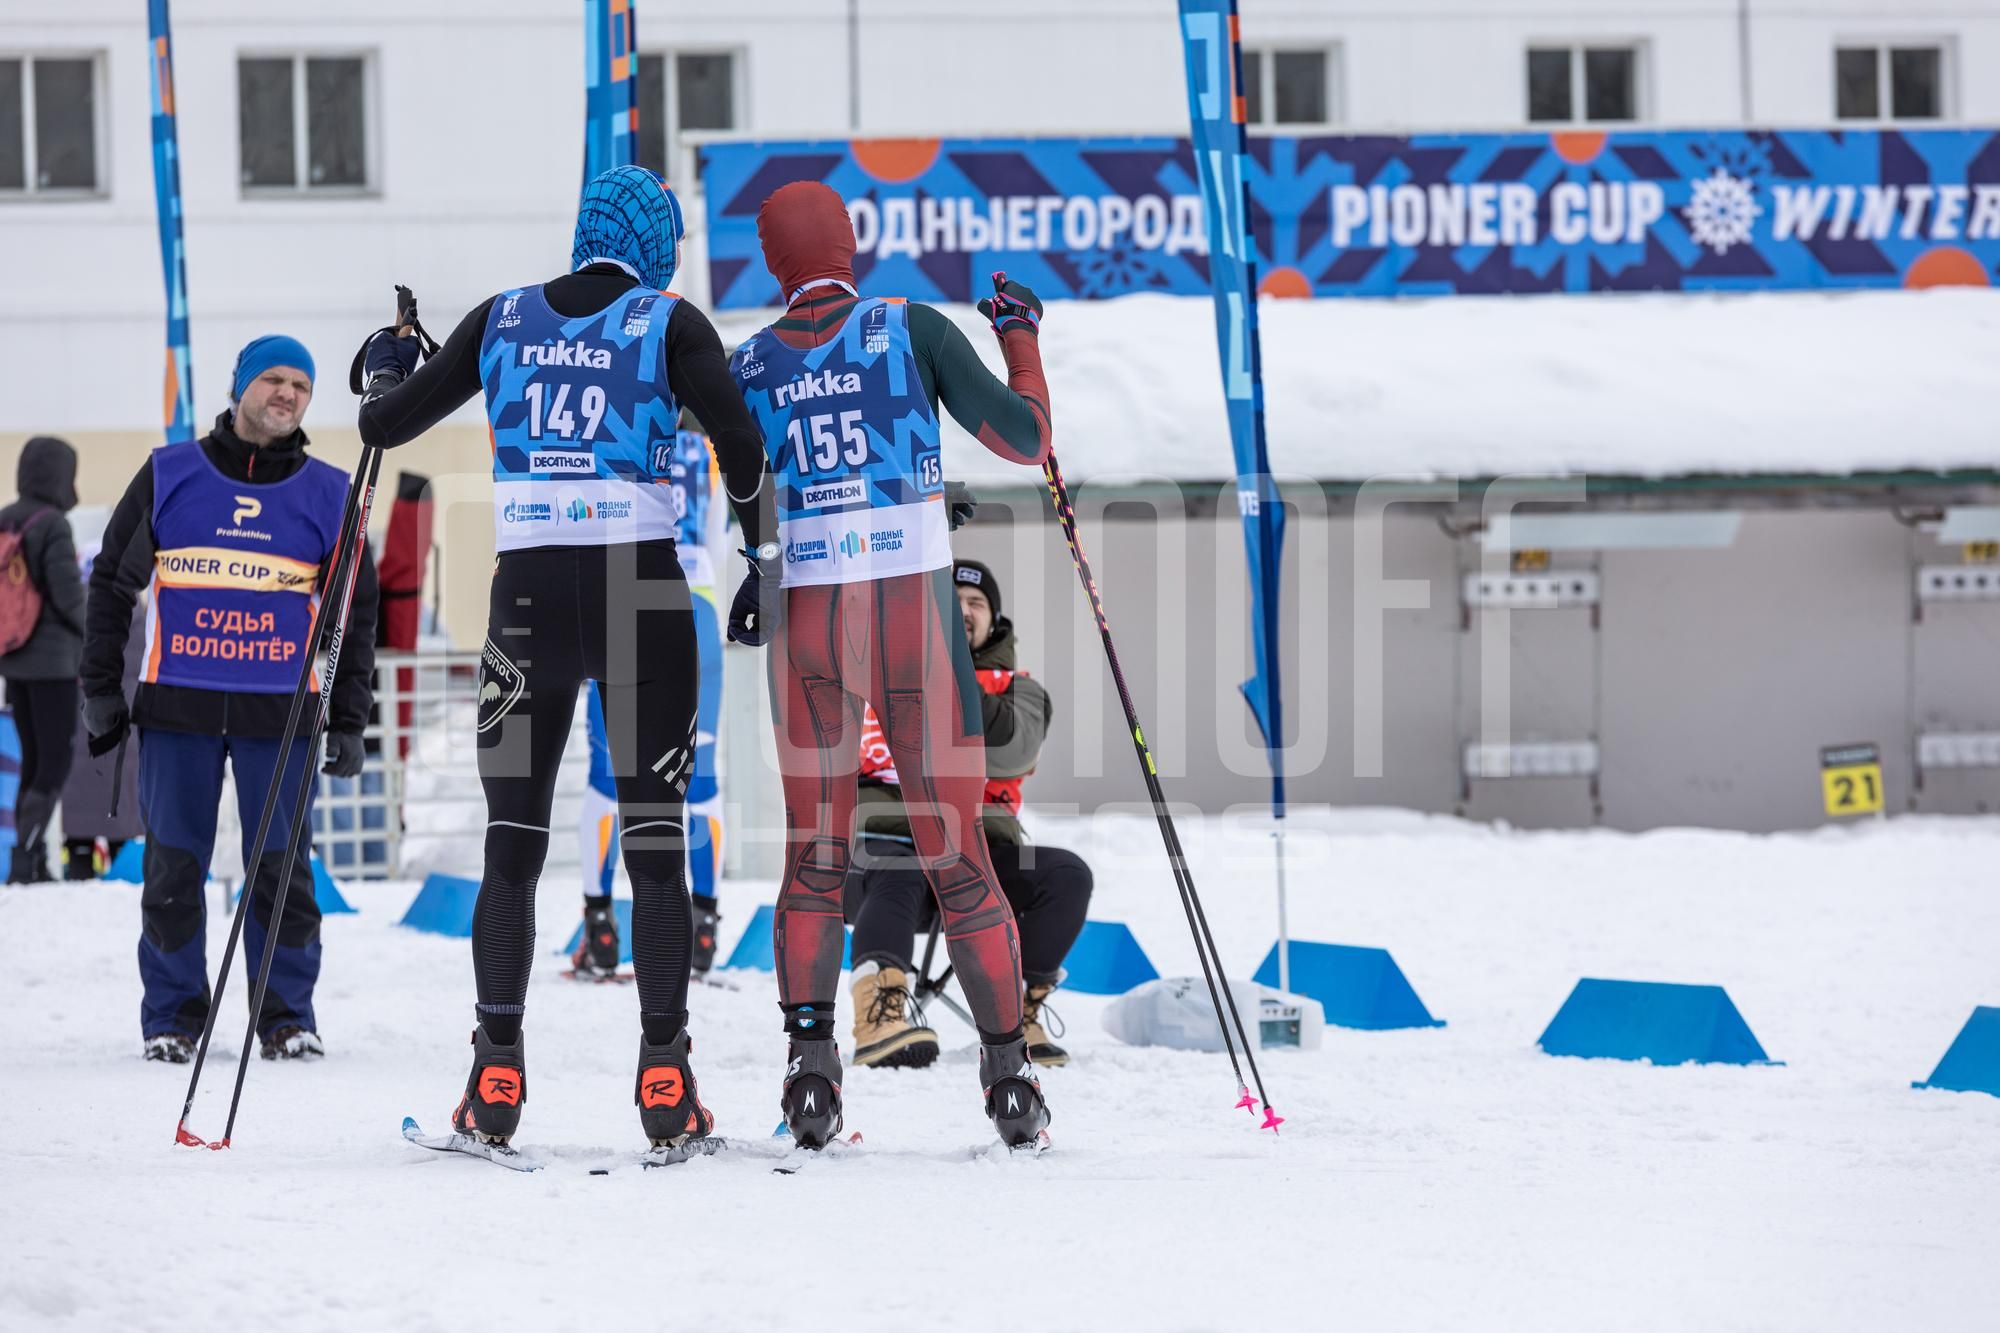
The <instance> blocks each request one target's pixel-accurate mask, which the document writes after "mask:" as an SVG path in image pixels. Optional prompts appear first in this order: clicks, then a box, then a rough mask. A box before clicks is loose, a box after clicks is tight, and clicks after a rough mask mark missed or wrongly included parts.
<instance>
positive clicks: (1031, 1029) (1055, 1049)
mask: <svg viewBox="0 0 2000 1333" xmlns="http://www.w3.org/2000/svg"><path fill="white" fill-rule="evenodd" d="M1055 988H1056V983H1055V982H1053V981H1031V982H1029V983H1028V989H1027V993H1026V994H1025V995H1024V996H1023V997H1022V999H1021V1025H1022V1026H1023V1027H1024V1028H1026V1029H1027V1034H1026V1035H1027V1042H1028V1058H1029V1059H1030V1060H1033V1061H1034V1062H1035V1063H1036V1064H1038V1065H1047V1066H1048V1067H1049V1068H1051V1069H1054V1068H1056V1067H1057V1066H1059V1065H1066V1064H1068V1063H1069V1052H1068V1051H1066V1050H1064V1049H1063V1048H1062V1047H1060V1046H1058V1045H1056V1044H1055V1043H1054V1042H1052V1041H1050V1040H1049V1030H1048V1027H1047V1026H1044V1021H1045V1020H1046V1022H1047V1023H1048V1024H1050V1025H1053V1026H1054V1027H1055V1030H1056V1035H1057V1036H1058V1037H1060V1036H1061V1035H1062V1033H1063V1023H1062V1019H1061V1018H1059V1017H1057V1016H1056V1011H1055V1010H1053V1009H1045V1008H1043V1006H1044V1005H1045V1004H1046V1003H1047V1001H1048V998H1049V994H1050V992H1052V991H1054V990H1055ZM860 1058H861V1057H860V1056H859V1055H856V1056H855V1059H857V1060H858V1059H860Z"/></svg>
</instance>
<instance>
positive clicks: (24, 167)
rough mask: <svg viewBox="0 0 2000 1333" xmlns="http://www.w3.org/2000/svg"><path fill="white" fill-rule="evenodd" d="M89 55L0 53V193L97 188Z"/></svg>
mask: <svg viewBox="0 0 2000 1333" xmlns="http://www.w3.org/2000/svg"><path fill="white" fill-rule="evenodd" d="M98 70H99V61H98V58H97V57H96V56H90V55H74V56H72V55H64V56H24V55H23V56H0V194H29V195H53V196H58V197H60V196H65V195H67V196H71V197H74V196H76V195H83V194H99V193H101V192H102V191H103V188H104V187H103V182H102V179H101V177H100V175H99V165H98V164H99V163H100V162H101V161H102V159H103V153H102V151H101V145H100V141H101V139H102V134H103V127H102V125H101V124H100V123H99V119H98V109H99V107H100V105H101V99H100V98H99V96H98V77H99V75H98Z"/></svg>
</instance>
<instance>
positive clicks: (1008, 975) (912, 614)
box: [868, 569, 1021, 1044]
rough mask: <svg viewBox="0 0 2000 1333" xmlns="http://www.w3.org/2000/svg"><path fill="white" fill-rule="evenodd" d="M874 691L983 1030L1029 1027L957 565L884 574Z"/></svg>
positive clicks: (998, 1034)
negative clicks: (988, 810)
mask: <svg viewBox="0 0 2000 1333" xmlns="http://www.w3.org/2000/svg"><path fill="white" fill-rule="evenodd" d="M868 586H869V587H871V588H872V589H873V590H874V597H875V617H876V621H875V624H876V643H877V645H878V651H877V652H876V653H875V654H874V655H873V657H872V658H871V666H872V672H871V675H872V678H873V683H872V689H871V694H872V700H871V701H872V702H873V703H874V705H875V716H876V717H878V718H880V719H881V720H882V731H883V734H884V735H885V736H886V737H887V738H888V741H889V748H890V750H891V751H892V752H893V753H894V755H895V759H896V772H897V774H898V775H899V776H900V777H901V778H902V787H903V802H904V805H905V807H906V808H907V810H908V812H909V816H910V832H911V835H912V836H913V837H914V838H915V839H916V843H917V852H918V855H919V857H920V859H921V860H922V862H923V865H924V874H925V878H927V879H928V880H929V881H930V885H931V891H932V892H933V893H934V894H935V895H936V896H937V901H938V911H939V913H940V914H941V915H942V916H943V918H944V934H945V941H946V943H947V945H948V946H949V947H950V949H951V961H952V965H953V967H955V968H956V969H957V971H958V980H959V985H960V986H961V987H963V988H964V991H965V999H966V1004H967V1006H968V1007H969V1008H970V1009H971V1010H972V1016H973V1020H974V1021H975V1022H976V1023H977V1024H978V1025H979V1032H980V1036H981V1038H982V1039H984V1040H985V1041H986V1042H987V1043H988V1044H995V1043H999V1042H1004V1041H1008V1040H1012V1039H1015V1038H1018V1037H1019V1036H1020V1034H1021V944H1020V939H1019V937H1018V936H1017V935H1016V933H1015V928H1014V913H1013V910H1012V909H1011V908H1009V907H1008V905H1007V899H1006V898H1005V896H1003V895H1002V894H1001V892H1000V885H999V882H998V880H997V879H996V878H995V877H994V874H993V864H992V861H991V860H990V859H989V857H988V854H987V850H986V837H985V834H984V830H983V828H982V826H981V823H980V818H979V812H980V807H981V798H982V796H983V794H984V792H985V787H986V749H985V744H984V742H983V740H982V732H981V722H980V710H979V683H978V679H977V678H976V677H975V676H974V675H973V670H972V653H971V650H970V649H969V648H968V647H967V646H966V642H965V635H964V633H963V632H962V630H961V629H960V620H959V613H958V601H957V597H956V594H954V593H953V591H952V586H951V574H950V571H949V570H945V569H941V570H935V571H933V572H931V573H929V574H911V575H904V576H901V577H898V578H892V579H882V580H879V581H877V582H875V583H873V584H871V585H868Z"/></svg>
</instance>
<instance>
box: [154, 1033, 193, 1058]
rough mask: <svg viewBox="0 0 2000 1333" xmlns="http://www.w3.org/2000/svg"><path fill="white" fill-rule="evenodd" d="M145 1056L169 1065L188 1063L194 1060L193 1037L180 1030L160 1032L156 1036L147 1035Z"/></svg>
mask: <svg viewBox="0 0 2000 1333" xmlns="http://www.w3.org/2000/svg"><path fill="white" fill-rule="evenodd" d="M146 1058H147V1059H148V1060H159V1061H162V1062H163V1063H166V1064H170V1065H184V1064H188V1063H190V1062H192V1061H193V1060H194V1038H193V1037H190V1036H187V1035H185V1034H184V1033H180V1032H162V1033H161V1034H160V1035H159V1036H157V1037H148V1038H146Z"/></svg>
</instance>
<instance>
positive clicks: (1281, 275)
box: [1257, 265, 1313, 300]
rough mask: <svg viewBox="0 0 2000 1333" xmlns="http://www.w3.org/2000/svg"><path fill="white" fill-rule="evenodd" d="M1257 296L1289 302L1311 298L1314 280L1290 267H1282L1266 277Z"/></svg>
mask: <svg viewBox="0 0 2000 1333" xmlns="http://www.w3.org/2000/svg"><path fill="white" fill-rule="evenodd" d="M1257 294H1258V295H1259V296H1279V297H1284V298H1286V299H1288V300H1296V299H1300V298H1304V297H1309V296H1311V295H1312V294H1313V286H1312V279H1310V278H1308V277H1307V276H1306V275H1305V274H1303V273H1301V272H1299V271H1298V270H1297V269H1295V268H1292V267H1290V266H1289V265H1281V266H1279V267H1277V268H1274V269H1272V270H1271V271H1270V272H1268V273H1266V274H1265V275H1264V280H1263V281H1262V282H1260V283H1258V284H1257Z"/></svg>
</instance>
